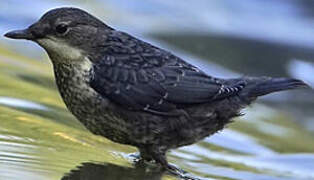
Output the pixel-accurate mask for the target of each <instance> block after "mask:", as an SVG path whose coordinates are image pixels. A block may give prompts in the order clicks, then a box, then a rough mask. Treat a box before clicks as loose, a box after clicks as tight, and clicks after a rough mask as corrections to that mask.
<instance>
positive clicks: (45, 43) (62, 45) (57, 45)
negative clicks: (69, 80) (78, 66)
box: [37, 37, 83, 61]
mask: <svg viewBox="0 0 314 180" xmlns="http://www.w3.org/2000/svg"><path fill="white" fill-rule="evenodd" d="M37 43H38V44H39V45H40V46H42V47H43V48H44V49H45V50H46V51H47V52H48V54H53V56H56V57H58V58H57V59H53V60H59V61H60V60H61V61H62V60H63V61H64V60H70V61H75V60H79V59H82V56H83V53H82V51H81V50H79V49H77V48H74V47H72V46H70V45H68V44H67V43H66V42H64V41H62V40H60V39H57V38H54V37H47V38H43V39H38V40H37Z"/></svg>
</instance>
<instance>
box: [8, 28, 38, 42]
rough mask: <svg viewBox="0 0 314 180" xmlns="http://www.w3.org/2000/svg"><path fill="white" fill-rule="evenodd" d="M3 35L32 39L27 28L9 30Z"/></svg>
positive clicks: (12, 37)
mask: <svg viewBox="0 0 314 180" xmlns="http://www.w3.org/2000/svg"><path fill="white" fill-rule="evenodd" d="M4 36H5V37H7V38H11V39H27V40H32V39H34V36H33V34H32V33H31V32H30V31H29V29H28V28H27V29H23V30H14V31H10V32H7V33H6V34H5V35H4Z"/></svg>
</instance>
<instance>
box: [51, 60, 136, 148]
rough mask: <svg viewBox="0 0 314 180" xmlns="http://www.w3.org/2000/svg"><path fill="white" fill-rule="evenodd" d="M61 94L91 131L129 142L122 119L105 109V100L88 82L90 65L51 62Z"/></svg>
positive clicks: (106, 102) (107, 102)
mask: <svg viewBox="0 0 314 180" xmlns="http://www.w3.org/2000/svg"><path fill="white" fill-rule="evenodd" d="M54 72H55V78H56V83H57V86H58V89H59V91H60V94H61V97H62V98H63V101H64V102H65V104H66V106H67V108H68V109H69V110H70V111H71V112H72V114H73V115H74V116H75V117H76V118H77V119H78V120H79V121H80V122H81V123H82V124H83V125H84V126H85V127H86V128H87V129H88V130H89V131H91V132H92V133H94V134H96V135H101V136H104V137H106V138H108V139H110V140H112V141H115V142H118V143H123V144H130V142H129V140H128V138H127V137H128V136H129V135H128V133H127V132H128V131H127V128H126V127H124V126H125V123H123V122H122V121H123V120H122V119H120V118H118V117H117V116H115V115H114V113H113V112H111V111H110V110H109V105H110V104H109V103H110V102H109V101H108V100H107V99H106V98H104V97H101V96H100V95H99V94H98V93H97V92H95V91H94V90H93V89H92V88H91V87H90V86H89V79H90V73H91V71H90V68H86V65H84V66H82V65H81V64H71V65H67V64H54Z"/></svg>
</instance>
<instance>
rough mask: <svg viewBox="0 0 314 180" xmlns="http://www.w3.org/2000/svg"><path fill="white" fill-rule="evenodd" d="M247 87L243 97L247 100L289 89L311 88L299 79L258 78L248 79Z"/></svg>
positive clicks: (242, 93)
mask: <svg viewBox="0 0 314 180" xmlns="http://www.w3.org/2000/svg"><path fill="white" fill-rule="evenodd" d="M246 82H247V84H246V86H245V88H244V89H243V90H242V92H241V95H242V96H244V97H247V98H256V97H258V96H263V95H266V94H269V93H273V92H277V91H284V90H289V89H300V88H310V86H309V85H307V84H306V83H304V82H303V81H301V80H298V79H292V78H270V77H258V78H247V79H246Z"/></svg>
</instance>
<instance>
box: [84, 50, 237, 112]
mask: <svg viewBox="0 0 314 180" xmlns="http://www.w3.org/2000/svg"><path fill="white" fill-rule="evenodd" d="M144 46H148V47H140V48H142V49H146V50H141V51H140V52H135V53H125V54H123V53H121V52H122V50H121V48H123V49H124V48H125V47H123V46H121V47H119V48H120V49H119V50H116V51H118V52H120V53H119V54H115V53H113V52H112V49H111V50H110V52H107V53H106V55H105V56H104V57H103V58H102V60H100V61H98V62H97V63H96V64H95V65H94V67H93V77H92V79H91V82H90V84H91V87H92V88H94V90H95V91H97V92H98V93H100V94H101V95H102V96H104V97H106V98H108V99H110V100H111V101H113V102H115V103H117V104H119V105H122V106H124V107H125V108H128V109H131V110H140V111H148V112H152V113H158V114H165V115H168V113H169V112H171V111H172V110H175V109H176V108H178V107H180V106H184V105H189V104H196V103H205V102H211V101H213V100H215V99H219V98H224V97H228V96H230V95H232V94H234V93H235V92H237V91H239V90H241V89H242V85H241V84H238V85H233V86H225V85H224V84H222V83H220V82H219V80H218V79H215V78H212V77H210V76H208V75H206V74H205V73H203V72H202V71H200V70H199V69H198V68H196V67H194V66H192V65H190V64H188V63H186V62H184V61H183V60H181V59H179V58H178V57H176V56H174V55H172V54H170V53H168V52H166V51H164V50H160V49H158V48H155V47H153V46H151V45H149V44H144ZM111 47H112V46H111ZM147 48H149V49H147Z"/></svg>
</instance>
